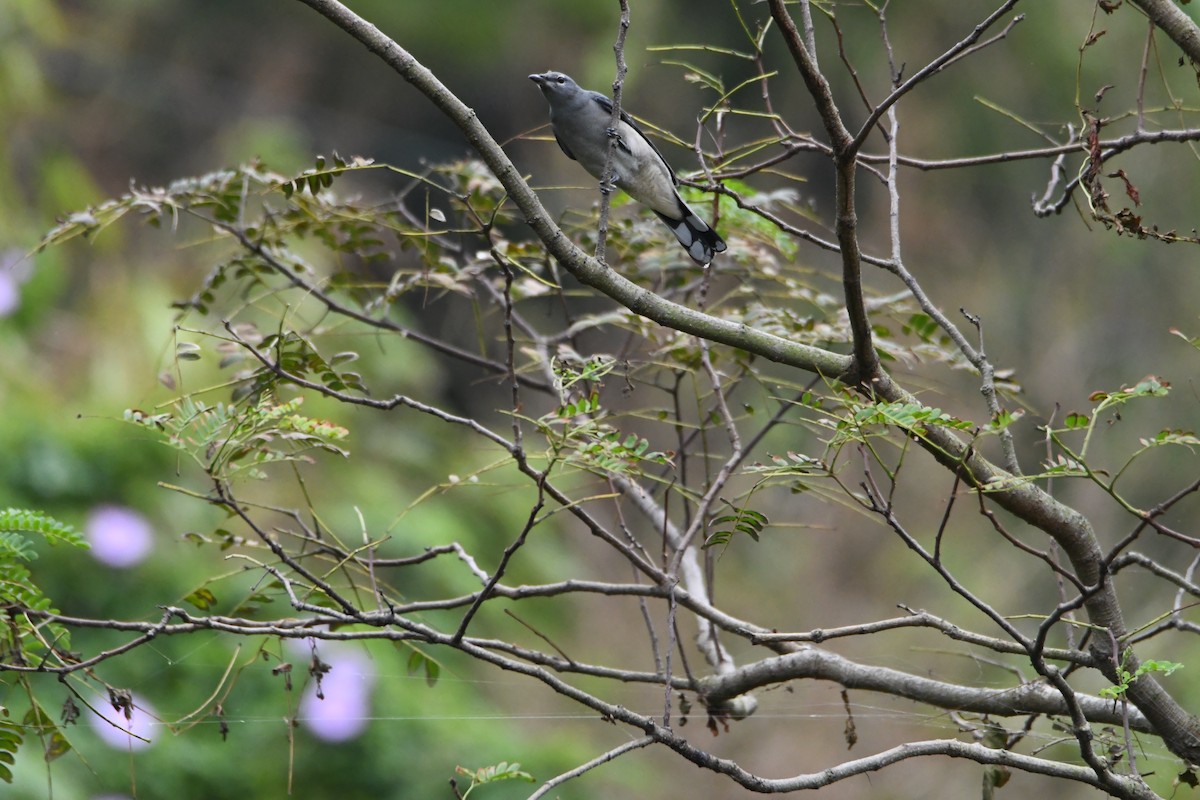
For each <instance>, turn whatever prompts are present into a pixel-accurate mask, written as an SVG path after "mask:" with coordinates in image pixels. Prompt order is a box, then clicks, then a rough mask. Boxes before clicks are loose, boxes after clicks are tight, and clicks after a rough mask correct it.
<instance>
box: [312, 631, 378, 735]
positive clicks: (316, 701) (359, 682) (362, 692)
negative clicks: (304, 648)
mask: <svg viewBox="0 0 1200 800" xmlns="http://www.w3.org/2000/svg"><path fill="white" fill-rule="evenodd" d="M318 652H319V653H320V655H321V658H322V660H323V661H325V663H327V664H328V665H329V666H330V667H331V669H330V670H329V671H328V672H326V673H325V676H324V677H323V678H322V679H321V693H322V694H323V695H325V699H323V700H322V699H321V698H319V697H317V682H316V680H315V679H312V680H310V681H309V683H308V686H307V688H305V690H304V696H303V697H302V698H301V699H300V722H301V723H302V724H303V725H304V726H305V727H306V728H308V729H309V730H310V731H311V732H312V734H313V735H314V736H316V737H317V738H318V739H324V740H325V741H327V742H344V741H347V740H349V739H353V738H354V737H356V736H358V735H360V734H361V733H362V732H363V731H364V730H366V727H367V723H368V722H370V714H371V687H372V686H373V684H374V683H375V675H374V673H373V672H372V671H371V669H370V667H371V662H370V661H369V660H368V659H367V657H366V656H364V655H363V654H362V653H361V652H359V651H358V650H352V649H332V648H329V647H328V645H325V646H322V647H321V649H320V650H319V651H318Z"/></svg>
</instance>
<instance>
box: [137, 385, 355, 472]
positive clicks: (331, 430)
mask: <svg viewBox="0 0 1200 800" xmlns="http://www.w3.org/2000/svg"><path fill="white" fill-rule="evenodd" d="M303 402H304V398H303V397H294V398H292V399H291V400H288V401H287V402H282V403H280V402H276V400H275V398H274V397H273V395H272V394H271V393H270V392H264V393H263V394H262V395H261V396H260V397H259V398H258V399H257V401H255V402H249V401H247V402H243V403H217V404H215V405H212V406H209V405H207V404H206V403H204V402H203V401H201V400H196V399H194V398H192V397H183V398H181V399H180V400H179V401H177V402H176V403H175V404H174V410H173V411H167V412H162V413H159V414H147V413H145V412H142V411H138V410H136V409H128V410H126V412H125V420H126V421H127V422H130V423H132V424H135V425H139V426H141V427H144V428H146V429H147V430H150V431H153V432H155V433H156V434H158V435H159V437H160V438H161V439H162V441H163V442H164V443H165V444H167V445H168V446H170V447H173V448H175V449H176V450H179V451H180V452H183V453H186V454H187V455H188V456H190V457H191V458H192V460H193V461H195V462H196V463H197V464H198V465H199V466H200V467H201V468H202V469H204V471H205V472H207V473H209V474H210V475H213V476H215V477H221V478H231V477H234V476H237V475H243V474H244V475H247V476H249V477H252V478H264V477H266V474H265V473H264V472H263V471H262V470H261V469H260V468H261V467H263V466H266V465H267V464H271V463H277V462H289V461H310V460H311V456H310V455H309V453H310V452H312V451H314V450H324V451H328V452H332V453H336V454H338V455H341V456H345V455H347V453H346V451H345V450H343V449H342V448H340V447H338V446H337V445H335V444H334V442H339V441H341V440H343V439H345V438H346V437H347V436H348V435H349V431H348V430H346V429H345V428H343V427H341V426H340V425H335V424H333V423H332V422H328V421H325V420H314V419H311V418H309V417H305V416H303V415H301V414H299V413H297V411H298V410H299V408H300V406H301V405H302V404H303Z"/></svg>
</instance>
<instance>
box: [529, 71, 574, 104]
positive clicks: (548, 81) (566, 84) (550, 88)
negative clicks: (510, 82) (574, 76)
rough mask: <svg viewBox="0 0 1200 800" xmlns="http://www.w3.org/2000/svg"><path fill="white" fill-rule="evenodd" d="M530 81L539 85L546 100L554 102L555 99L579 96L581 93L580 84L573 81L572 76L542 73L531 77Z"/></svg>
mask: <svg viewBox="0 0 1200 800" xmlns="http://www.w3.org/2000/svg"><path fill="white" fill-rule="evenodd" d="M529 80H531V81H533V82H534V83H536V84H537V85H538V88H540V89H541V90H542V94H544V95H546V99H547V100H550V101H551V102H553V101H554V100H555V98H558V99H564V98H568V97H571V96H572V95H575V94H577V93H578V92H579V91H580V88H579V84H577V83H576V82H575V81H573V80H571V76H570V75H564V74H563V73H561V72H554V71H553V70H551V71H550V72H542V73H537V72H535V73H534V74H532V75H530V76H529Z"/></svg>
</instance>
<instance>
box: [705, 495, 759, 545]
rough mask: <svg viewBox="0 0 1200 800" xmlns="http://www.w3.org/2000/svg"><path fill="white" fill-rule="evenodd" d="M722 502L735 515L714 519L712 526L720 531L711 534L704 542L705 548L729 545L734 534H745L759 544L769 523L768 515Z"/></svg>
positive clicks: (726, 501)
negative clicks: (760, 537)
mask: <svg viewBox="0 0 1200 800" xmlns="http://www.w3.org/2000/svg"><path fill="white" fill-rule="evenodd" d="M722 502H723V503H725V505H727V506H729V509H730V510H731V511H732V512H733V513H732V514H722V515H721V516H719V517H716V518H714V519H713V521H712V524H713V525H714V526H716V527H718V528H719V530H717V531H715V532H713V533H711V534H709V536H708V538H707V539H706V540H705V541H704V547H706V548H708V547H716V546H718V545H727V544H729V542H730V541H732V539H733V537H734V534H738V533H742V534H745V535H746V536H749V537H750V538H751V539H753V540H754V541H756V542H757V541H758V539H759V536H760V535H761V534H762V532H763V529H764V528H766V527H767V524H768V522H769V520H768V519H767V515H766V514H763V513H762V512H761V511H755V510H754V509H752V508H747V507H745V506H736V505H734V504H733V503H730V502H729V501H728V500H722ZM726 526H727V527H726Z"/></svg>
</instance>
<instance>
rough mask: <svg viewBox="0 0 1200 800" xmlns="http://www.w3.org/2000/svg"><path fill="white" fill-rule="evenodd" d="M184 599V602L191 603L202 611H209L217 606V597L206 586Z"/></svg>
mask: <svg viewBox="0 0 1200 800" xmlns="http://www.w3.org/2000/svg"><path fill="white" fill-rule="evenodd" d="M183 599H184V602H187V603H190V604H191V605H193V606H195V607H196V608H198V609H200V610H201V611H208V610H209V609H210V608H212V607H213V606H215V605H216V604H217V596H216V595H215V594H213V593H212V591H210V590H209V589H208V588H206V587H204V586H201V587H200V588H199V589H196V590H195V591H194V592H192V593H191V594H189V595H188V596H187V597H185V598H183Z"/></svg>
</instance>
